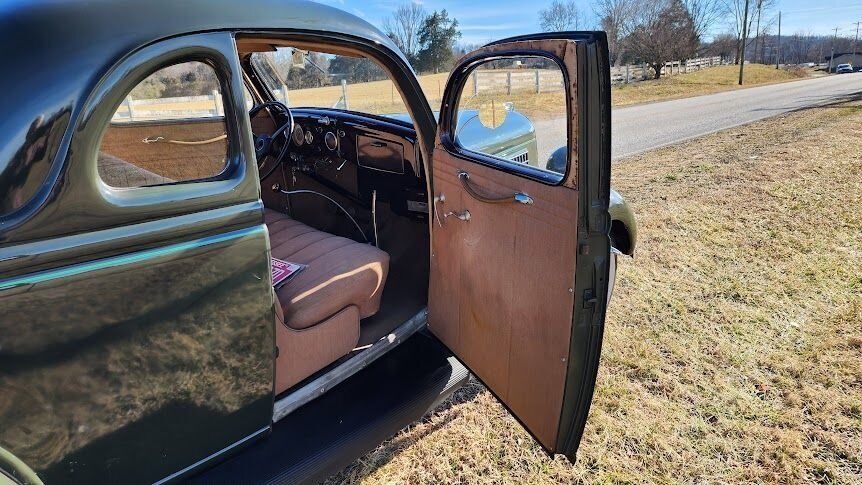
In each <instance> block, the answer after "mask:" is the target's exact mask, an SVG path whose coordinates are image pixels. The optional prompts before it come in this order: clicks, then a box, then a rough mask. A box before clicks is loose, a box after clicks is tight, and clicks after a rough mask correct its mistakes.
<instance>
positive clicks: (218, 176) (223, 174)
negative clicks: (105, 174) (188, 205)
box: [96, 55, 236, 191]
mask: <svg viewBox="0 0 862 485" xmlns="http://www.w3.org/2000/svg"><path fill="white" fill-rule="evenodd" d="M189 62H199V63H202V64H204V65H206V66H208V67H209V68H211V69H212V70H213V73H214V74H215V76H216V80H217V82H218V86H219V95H220V96H221V98H222V99H221V103H222V111H223V113H222V114H221V115H216V116H210V117H184V118H167V119H150V120H129V121H123V122H116V121H114V119H113V118H114V117H113V115H111V118H110V119H109V120H108V123H107V124H106V125H105V128H104V129H103V130H102V134H101V135H100V136H99V146H98V149H97V150H96V169H97V172H96V176H97V177H98V178H99V181H100V182H101V183H102V184H103V185H105V186H106V187H109V188H110V190H124V191H125V190H139V189H147V188H151V187H165V186H174V185H180V184H195V183H207V182H215V181H218V180H225V179H227V178H229V177H230V176H229V174H228V171H229V170H230V168H231V167H230V165H231V163H230V154H231V143H236V141H234V140H235V138H233V139H232V138H231V136H230V130H229V129H228V117H227V116H226V112H225V110H226V108H225V105H226V104H227V102H228V99H227V98H226V96H225V94H226V83H225V80H224V79H223V77H222V76H221V75H220V74H219V72H218V69H217V68H216V66H215V65H213V62H214V61H213V60H211V59H210V58H207V57H198V56H196V55H195V56H193V57H191V58H186V59H183V58H179V59H175V60H173V61H169V62H168V63H167V64H164V65H161V67H156V68H154V69H152V70H151V71H149V73H148V74H146V75H144V77H143V79H140V80H139V81H137V82H136V83H134V84H133V85H132V87H131V89H128V90H127V91H126V93H125V95H124V96H123V100H125V99H126V97H128V95H129V94H130V93H131V92H132V91H133V90H134V89H135V88H137V87H138V86H139V85H140V84H141V83H142V82H143V81H144V80H146V79H147V78H148V77H150V76H152V75H153V74H156V73H158V72H159V71H161V70H163V69H167V68H170V67H174V66H178V65H180V64H186V63H189ZM122 104H123V102H120V104H119V105H117V108H119V107H120V106H122ZM114 113H116V109H115V110H114ZM219 120H220V121H221V122H222V123H224V128H225V134H226V135H227V136H226V138H225V147H226V150H225V160H224V162H225V163H224V166H222V168H221V170H219V171H218V172H217V173H215V174H213V175H211V176H209V177H202V178H195V179H188V180H175V181H173V182H165V183H163V184H154V185H139V186H131V187H122V186H116V185H111V184H110V183H108V182H107V181H105V179H103V178H102V176H101V175H99V173H98V164H99V160H98V155H99V152H100V151H101V148H102V141H104V136H105V134H106V133H107V132H108V129H110V128H111V127H133V126H147V125H159V124H162V123H165V122H168V123H170V122H176V123H207V122H215V121H219ZM128 163H130V164H132V165H135V164H134V163H132V162H128ZM135 166H137V165H135ZM138 168H142V169H144V170H146V169H145V168H143V167H138ZM157 175H158V174H157Z"/></svg>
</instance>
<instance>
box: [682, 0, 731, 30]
mask: <svg viewBox="0 0 862 485" xmlns="http://www.w3.org/2000/svg"><path fill="white" fill-rule="evenodd" d="M682 3H683V5H685V8H686V9H687V10H688V13H689V15H691V20H692V22H693V23H694V31H695V33H697V36H698V37H700V38H701V39H703V38H704V37H705V36H706V35H707V34H709V32H710V31H711V30H712V27H713V26H714V25H715V23H716V22H718V21H719V20H720V19H722V18H723V17H724V16H725V15H726V14H727V5H726V4H725V3H724V1H722V0H683V2H682Z"/></svg>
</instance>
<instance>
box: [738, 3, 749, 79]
mask: <svg viewBox="0 0 862 485" xmlns="http://www.w3.org/2000/svg"><path fill="white" fill-rule="evenodd" d="M747 37H748V0H745V11H744V12H743V13H742V44H741V45H740V46H739V85H740V86H742V69H743V68H744V67H745V41H746V39H747Z"/></svg>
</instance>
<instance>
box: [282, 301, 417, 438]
mask: <svg viewBox="0 0 862 485" xmlns="http://www.w3.org/2000/svg"><path fill="white" fill-rule="evenodd" d="M427 323H428V309H427V308H423V309H422V310H420V311H419V313H417V314H416V315H414V316H413V317H411V318H410V319H409V320H407V321H406V322H404V323H402V324H401V325H399V326H398V328H396V329H395V330H393V331H392V332H390V333H389V334H388V335H385V336H384V337H383V338H381V339H380V340H378V341H377V342H375V343H374V344H373V345H371V347H368V348H367V349H365V350H362V351H360V352H359V353H357V354H356V355H355V356H353V357H351V358H350V359H348V360H347V361H345V362H343V363H341V364H340V365H338V366H337V367H336V368H334V369H332V370H331V371H329V372H327V373H326V374H323V375H322V376H320V377H318V378H317V379H315V380H313V381H311V382H309V383H308V384H306V385H305V386H303V387H301V388H299V389H297V390H295V391H293V392H292V393H290V394H288V395H287V396H286V397H283V398H281V399H279V400H277V401H275V406H274V407H273V412H272V422H273V423H275V422H277V421H279V420H281V419H282V418H284V417H285V416H287V415H288V414H290V413H292V412H293V411H295V410H297V409H298V408H300V407H301V406H303V405H305V404H308V403H309V402H310V401H313V400H314V399H316V398H318V397H320V396H322V395H323V394H325V393H326V392H327V391H329V390H330V389H332V388H333V387H335V386H336V385H338V384H340V383H342V382H344V381H345V380H347V378H349V377H351V376H353V375H354V374H356V373H357V372H359V371H361V370H362V369H364V368H366V367H368V365H369V364H371V363H372V362H374V361H375V360H377V359H379V358H380V357H382V356H383V355H384V354H385V353H386V352H389V351H390V350H392V349H394V348H395V347H397V346H398V345H399V344H401V342H403V341H405V340H407V338H408V337H410V336H411V335H413V334H414V333H416V332H418V331H419V330H422V329H423V328H425V325H426V324H427Z"/></svg>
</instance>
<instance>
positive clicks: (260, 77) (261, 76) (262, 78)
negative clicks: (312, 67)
mask: <svg viewBox="0 0 862 485" xmlns="http://www.w3.org/2000/svg"><path fill="white" fill-rule="evenodd" d="M284 40H285V41H286V42H291V40H294V39H291V38H285V39H284ZM300 42H301V41H300ZM279 47H281V46H279ZM325 47H326V46H325V45H324V48H325ZM315 52H316V53H319V54H332V53H330V52H324V51H315ZM257 53H258V52H252V53H250V54H249V55H248V63H247V68H248V69H249V70H250V71H251V72H252V73H253V74H254V77H255V78H256V80H257V83H259V84H260V85H261V89H262V90H263V91H264V92H265V93H266V95H267V97H268V98H269V99H270V100H272V101H279V98H278V97H276V96H275V93H274V92H273V90H272V89H271V88H270V87H269V83H267V82H266V78H268V77H270V76H269V75H268V74H265V73H261V72H260V69H259V68H258V66H257V65H256V63H255V61H253V60H252V57H253V56H254V54H257ZM260 53H263V52H260ZM363 54H364V53H363ZM332 55H344V54H332ZM345 57H352V56H345ZM358 58H360V59H364V60H367V61H369V62H371V63H373V64H374V65H376V66H377V67H378V68H379V69H380V70H381V71H383V73H384V74H386V80H388V81H389V82H391V83H392V84H393V85H394V86H395V87H396V88H398V86H399V85H398V82H397V81H396V79H395V77H394V75H393V73H392V72H391V70H390V69H389V68H387V67H386V66H385V65H384V64H383V63H382V62H381V61H380V60H378V59H377V58H375V57H372V56H368V55H365V56H361V57H358ZM267 63H269V64H270V66H269V67H270V69H273V70H274V66H272V62H271V61H270V60H268V59H267ZM370 82H375V81H370ZM356 84H360V83H356ZM356 84H353V85H354V86H355V85H356ZM332 86H335V85H332ZM350 86H351V84H348V85H347V87H348V88H349V87H350ZM396 91H398V97H399V99H400V100H401V104H402V105H403V106H404V114H406V115H407V116H409V117H410V119H411V120H412V119H413V114H412V113H411V110H410V107H409V104H408V101H407V99H406V97H405V96H404V95H403V94H402V93H401V90H400V89H396ZM422 96H424V93H423V94H422ZM426 102H427V100H426ZM288 108H290V109H291V110H327V111H342V112H345V113H353V114H358V115H362V116H372V117H377V118H382V119H384V120H386V121H390V122H394V123H399V124H404V125H407V126H410V127H413V122H412V121H411V122H406V121H404V120H399V119H396V118H390V117H389V116H387V115H386V114H378V113H369V112H367V111H358V110H355V109H344V108H331V107H326V106H288ZM390 114H392V113H390Z"/></svg>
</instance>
